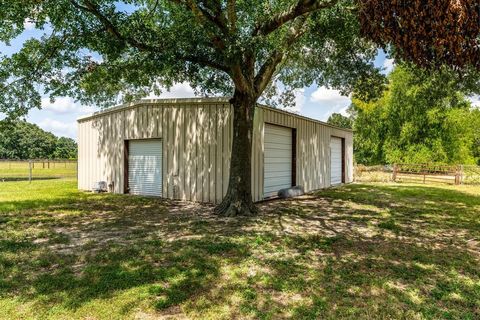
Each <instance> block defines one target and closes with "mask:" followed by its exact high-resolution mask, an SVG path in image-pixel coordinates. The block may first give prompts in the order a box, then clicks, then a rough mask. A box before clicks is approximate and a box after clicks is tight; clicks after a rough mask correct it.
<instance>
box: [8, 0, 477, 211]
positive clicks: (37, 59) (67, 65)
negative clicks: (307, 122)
mask: <svg viewBox="0 0 480 320" xmlns="http://www.w3.org/2000/svg"><path fill="white" fill-rule="evenodd" d="M445 1H447V0H445ZM389 2H392V3H397V2H399V1H395V0H391V1H366V0H365V1H355V0H275V1H270V0H129V1H125V3H126V4H127V5H128V10H126V9H123V6H121V5H119V2H118V1H113V0H22V1H6V0H0V7H1V8H2V10H1V11H0V40H2V41H6V42H8V41H10V40H11V39H13V38H14V37H15V36H17V35H18V34H20V33H21V32H22V31H23V29H24V23H25V21H26V20H29V21H30V22H31V23H34V24H35V26H36V28H44V29H45V35H44V37H42V38H41V39H37V40H35V39H32V40H30V41H27V42H25V43H24V45H23V48H22V49H21V51H20V52H19V53H17V54H15V55H13V56H12V57H3V58H2V60H1V62H0V83H1V84H0V111H3V112H6V113H8V114H9V115H11V116H12V117H15V116H21V115H22V114H25V113H26V112H27V111H28V109H29V108H33V107H40V97H41V94H42V93H46V94H49V95H50V96H51V97H56V96H66V95H68V96H71V97H74V98H76V99H77V100H79V101H81V102H83V103H95V104H97V105H100V106H107V105H110V104H111V103H112V102H114V101H115V100H116V99H122V100H131V99H135V98H139V97H142V96H145V95H146V94H148V93H149V92H151V91H154V92H156V93H159V90H160V88H161V87H169V86H171V85H172V84H173V83H175V82H183V81H188V82H189V83H190V84H191V85H192V86H193V87H194V88H196V89H197V90H198V91H199V92H201V93H203V94H225V95H230V96H232V99H231V103H232V104H233V110H234V112H233V116H234V139H233V145H232V159H231V166H230V168H231V169H230V181H229V187H228V191H227V194H226V197H225V198H224V200H223V202H222V203H221V204H220V205H219V206H218V207H217V212H218V213H219V214H224V215H236V214H251V213H254V212H255V211H256V209H255V206H254V205H253V203H252V196H251V191H250V186H251V181H250V169H251V144H252V126H253V117H254V112H255V105H256V103H257V101H259V99H261V98H262V97H263V98H265V97H272V96H273V95H274V94H275V92H276V90H275V88H276V87H277V85H279V84H280V85H281V87H282V88H285V92H286V93H287V94H286V96H287V97H288V93H291V92H292V90H294V89H296V88H300V87H304V86H308V85H311V84H316V85H327V86H331V87H335V88H339V89H342V90H343V92H349V91H351V90H352V89H353V88H356V89H357V92H362V93H364V94H365V96H367V97H368V96H370V95H371V94H372V91H375V90H374V89H376V88H378V87H380V84H382V82H383V78H382V76H381V75H380V73H379V72H378V70H377V69H376V68H375V67H374V65H373V62H372V61H373V59H374V57H375V55H376V52H377V49H376V47H377V45H378V46H385V47H387V46H388V45H389V44H393V45H396V46H398V49H401V48H402V41H401V40H398V39H397V38H392V37H390V36H389V34H382V32H381V30H382V29H381V27H382V26H383V25H387V23H389V22H391V21H392V20H395V19H396V18H397V16H396V15H395V14H393V15H391V14H390V12H389V11H388V10H384V11H382V8H383V7H381V5H382V3H383V4H385V3H389ZM416 2H419V3H421V2H422V1H416ZM427 2H428V1H427ZM429 2H432V1H429ZM433 2H435V1H433ZM463 2H468V1H463ZM463 2H462V3H463ZM472 3H473V2H472ZM416 8H417V9H418V10H421V8H420V9H419V8H418V7H416ZM382 12H383V16H382ZM467 14H468V12H467ZM380 17H382V18H384V20H378V21H379V23H377V24H376V23H375V21H376V20H373V21H374V22H373V23H372V20H371V19H372V18H373V19H379V18H380ZM455 18H456V16H455V17H453V18H452V19H455ZM380 22H381V23H380ZM447 22H448V21H447ZM392 23H394V22H392ZM441 24H442V21H439V22H438V25H441ZM419 25H421V21H420V24H419ZM409 26H410V25H409ZM410 27H411V26H410ZM433 27H436V26H433ZM411 28H412V27H411ZM413 28H414V27H413ZM384 30H386V31H388V32H390V30H392V32H394V33H395V32H399V31H398V30H397V29H395V28H385V29H384ZM362 31H363V33H362ZM477 35H478V33H477ZM460 36H464V35H463V34H462V35H460ZM465 36H471V34H470V33H468V34H465ZM405 41H408V44H411V42H413V41H415V38H414V39H410V38H409V39H407V38H405ZM434 45H440V46H442V45H443V44H442V43H438V44H436V43H434ZM465 45H467V46H469V47H470V46H471V45H472V41H470V42H465ZM404 47H405V51H398V52H403V53H404V54H403V56H405V57H407V58H409V57H410V56H409V55H407V54H405V52H409V51H408V50H410V48H416V46H415V45H412V46H410V47H409V46H404ZM387 49H388V48H387ZM460 51H461V50H460ZM427 58H428V57H427ZM416 60H419V59H416ZM444 60H446V62H447V63H448V62H452V61H451V60H448V59H444ZM416 62H418V61H416ZM420 62H421V61H420ZM470 62H471V60H465V64H462V65H461V66H462V67H463V66H464V65H467V64H471V63H470ZM457 65H458V63H457ZM290 96H291V95H290ZM286 100H287V101H288V100H289V99H286Z"/></svg>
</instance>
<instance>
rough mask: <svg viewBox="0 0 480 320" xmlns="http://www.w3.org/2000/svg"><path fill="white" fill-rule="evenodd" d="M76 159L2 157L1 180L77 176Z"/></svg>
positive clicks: (0, 161) (0, 164)
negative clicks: (11, 158) (14, 158)
mask: <svg viewBox="0 0 480 320" xmlns="http://www.w3.org/2000/svg"><path fill="white" fill-rule="evenodd" d="M76 177H77V161H75V160H52V159H32V160H5V159H0V181H10V180H29V181H32V180H35V179H55V178H76Z"/></svg>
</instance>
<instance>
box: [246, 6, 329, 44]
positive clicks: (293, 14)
mask: <svg viewBox="0 0 480 320" xmlns="http://www.w3.org/2000/svg"><path fill="white" fill-rule="evenodd" d="M337 2H338V0H326V1H322V0H299V1H298V2H297V3H296V4H295V5H293V6H291V7H289V8H288V9H287V10H285V11H283V12H281V13H278V14H276V15H274V16H273V17H272V18H271V19H270V20H268V21H266V22H264V23H259V24H257V26H256V28H255V29H254V30H253V35H254V36H256V35H262V36H266V35H268V34H270V33H272V32H274V31H275V30H277V29H278V28H280V27H282V26H283V25H284V24H285V23H287V22H289V21H292V20H295V19H296V18H298V17H300V16H303V15H305V14H307V13H311V12H314V11H318V10H321V9H326V8H330V7H333V6H334V5H335V4H337Z"/></svg>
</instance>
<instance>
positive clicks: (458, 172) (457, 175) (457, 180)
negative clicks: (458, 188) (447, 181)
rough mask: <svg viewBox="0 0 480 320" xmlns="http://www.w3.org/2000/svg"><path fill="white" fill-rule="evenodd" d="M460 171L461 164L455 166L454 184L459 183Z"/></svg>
mask: <svg viewBox="0 0 480 320" xmlns="http://www.w3.org/2000/svg"><path fill="white" fill-rule="evenodd" d="M460 172H461V166H457V167H456V169H455V184H456V185H459V184H460Z"/></svg>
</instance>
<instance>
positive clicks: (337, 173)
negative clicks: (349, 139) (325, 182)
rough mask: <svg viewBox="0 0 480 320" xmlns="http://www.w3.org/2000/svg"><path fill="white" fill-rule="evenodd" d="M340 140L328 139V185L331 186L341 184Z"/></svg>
mask: <svg viewBox="0 0 480 320" xmlns="http://www.w3.org/2000/svg"><path fill="white" fill-rule="evenodd" d="M342 162H343V161H342V139H341V138H336V137H331V139H330V170H331V171H330V172H331V174H330V183H331V184H332V185H336V184H341V183H342V171H343V170H342V165H343V163H342Z"/></svg>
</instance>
